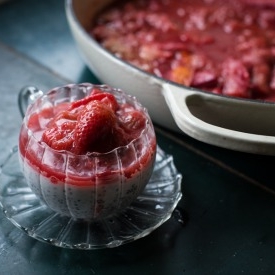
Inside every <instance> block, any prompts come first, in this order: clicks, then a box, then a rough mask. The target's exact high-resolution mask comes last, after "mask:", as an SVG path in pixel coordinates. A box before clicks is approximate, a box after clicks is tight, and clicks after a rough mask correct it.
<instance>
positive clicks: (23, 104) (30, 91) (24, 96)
mask: <svg viewBox="0 0 275 275" xmlns="http://www.w3.org/2000/svg"><path fill="white" fill-rule="evenodd" d="M42 95H43V92H42V91H41V90H39V89H38V88H36V87H34V86H27V87H24V88H22V89H21V90H20V92H19V94H18V107H19V111H20V114H21V116H22V117H24V116H25V113H26V111H27V108H28V106H29V105H30V104H31V103H33V102H34V101H35V100H36V99H37V98H38V97H40V96H42Z"/></svg>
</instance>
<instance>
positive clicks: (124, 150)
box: [19, 83, 156, 220]
mask: <svg viewBox="0 0 275 275" xmlns="http://www.w3.org/2000/svg"><path fill="white" fill-rule="evenodd" d="M94 87H96V88H100V89H101V90H103V91H105V92H109V93H112V94H113V95H114V96H115V97H116V99H117V101H118V103H129V104H131V105H132V106H134V107H135V109H137V110H139V111H141V112H143V113H144V114H145V115H146V118H147V121H146V126H145V128H144V130H143V131H142V133H141V134H140V136H139V137H138V138H136V139H134V140H133V141H131V142H130V143H129V144H127V145H126V146H122V147H118V148H115V149H114V150H112V151H110V152H107V153H89V154H87V155H75V154H72V153H71V152H68V151H56V150H54V149H52V148H51V147H49V146H48V145H46V144H45V143H43V142H40V135H41V131H34V132H33V131H31V130H30V129H29V128H28V124H27V123H28V121H29V118H30V116H31V115H32V114H34V113H40V112H41V110H43V109H44V108H49V107H54V106H57V105H59V104H62V103H64V102H73V101H76V100H79V99H81V98H84V97H86V96H89V94H90V93H91V91H92V89H93V88H94ZM49 110H51V112H52V113H47V115H49V116H54V115H55V114H54V113H55V111H56V110H57V108H49ZM37 117H38V122H37V124H38V125H39V128H41V129H43V128H45V126H46V123H47V121H48V117H46V118H45V117H43V116H37ZM155 155H156V137H155V132H154V128H153V125H152V122H151V120H150V117H149V115H148V113H147V110H146V109H145V108H144V107H142V106H141V104H140V103H138V101H137V100H136V99H135V98H134V97H132V96H129V95H126V94H125V93H124V92H122V91H121V90H119V89H113V88H111V87H109V86H106V85H92V84H86V83H83V84H78V85H76V84H74V85H67V86H64V87H59V88H56V89H53V90H51V91H50V92H48V93H47V94H45V95H43V96H42V97H40V98H38V99H37V100H36V101H35V102H34V103H33V104H32V105H30V106H29V108H28V110H27V112H26V115H25V118H24V121H23V123H22V128H21V131H20V137H19V160H20V164H21V168H22V172H23V174H24V176H25V179H26V182H27V183H28V185H29V187H30V188H31V189H32V191H33V192H34V193H35V194H36V196H38V197H39V198H40V199H41V200H42V201H43V203H44V204H46V205H47V206H48V207H49V208H51V209H52V210H54V211H55V212H57V213H59V214H61V215H64V216H69V217H71V218H73V219H84V220H91V219H101V218H105V217H109V216H112V215H114V213H117V212H119V211H122V210H123V209H125V208H126V207H128V206H129V205H130V204H131V203H132V202H133V201H134V200H135V199H136V198H137V197H138V196H139V195H140V194H141V193H142V191H143V190H144V188H145V186H146V184H147V183H148V181H149V179H150V177H151V175H152V171H153V167H154V162H155Z"/></svg>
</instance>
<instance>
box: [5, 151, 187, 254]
mask: <svg viewBox="0 0 275 275" xmlns="http://www.w3.org/2000/svg"><path fill="white" fill-rule="evenodd" d="M181 180H182V176H181V174H179V173H178V171H177V169H176V168H175V165H174V163H173V157H172V156H170V155H167V154H166V153H165V152H164V151H163V150H161V149H160V148H158V150H157V157H156V163H155V167H154V171H153V175H152V177H151V179H150V181H149V182H148V184H147V185H146V187H145V190H144V191H143V193H142V194H141V195H140V196H139V197H138V198H137V199H136V200H135V201H134V202H133V203H132V204H131V205H130V206H129V207H128V208H126V209H125V210H124V211H122V212H120V213H117V214H115V215H114V216H112V217H109V218H106V219H101V220H96V221H89V222H88V221H79V220H73V219H71V218H69V217H65V216H61V215H60V214H58V213H56V212H54V211H53V210H51V209H50V208H48V207H47V206H46V205H44V204H43V203H42V202H41V201H40V200H39V199H38V198H37V197H36V196H35V194H34V193H33V192H32V191H31V189H30V188H29V187H28V185H27V183H26V181H25V179H24V177H23V174H22V173H21V171H20V167H19V160H18V155H17V146H15V147H14V148H12V150H11V152H10V154H9V155H8V157H7V158H6V160H5V162H4V163H3V164H2V165H1V166H0V206H1V207H2V209H3V212H4V214H5V215H6V217H7V218H8V219H9V220H10V221H11V222H12V223H13V224H14V225H15V226H16V227H18V228H20V229H22V230H23V231H24V232H25V233H27V234H28V235H29V236H30V237H32V238H34V239H37V240H39V241H43V242H46V243H49V244H52V245H55V246H58V247H64V248H74V249H87V250H88V249H99V248H112V247H117V246H120V245H122V244H125V243H128V242H131V241H134V240H137V239H139V238H142V237H145V236H147V235H148V234H150V233H151V232H152V231H153V230H155V229H156V228H158V227H159V226H160V225H162V224H163V223H164V222H165V221H167V220H168V219H169V218H170V217H171V215H172V213H173V211H174V209H175V208H176V206H177V204H178V202H179V200H180V199H181V197H182V193H181Z"/></svg>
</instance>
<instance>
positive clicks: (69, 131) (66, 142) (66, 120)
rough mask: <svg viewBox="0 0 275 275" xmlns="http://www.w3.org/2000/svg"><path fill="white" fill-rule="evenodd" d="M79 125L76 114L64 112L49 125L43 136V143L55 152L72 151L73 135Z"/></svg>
mask: <svg viewBox="0 0 275 275" xmlns="http://www.w3.org/2000/svg"><path fill="white" fill-rule="evenodd" d="M76 124H77V117H76V115H75V114H73V113H70V112H68V111H63V112H61V113H60V114H58V115H57V116H56V118H55V119H54V120H52V121H50V123H49V124H48V129H46V130H45V131H44V133H43V135H42V139H41V140H42V141H43V142H45V143H46V144H48V145H49V146H50V147H51V148H53V149H55V150H68V151H70V150H71V149H72V146H73V141H74V140H73V133H74V129H75V127H76Z"/></svg>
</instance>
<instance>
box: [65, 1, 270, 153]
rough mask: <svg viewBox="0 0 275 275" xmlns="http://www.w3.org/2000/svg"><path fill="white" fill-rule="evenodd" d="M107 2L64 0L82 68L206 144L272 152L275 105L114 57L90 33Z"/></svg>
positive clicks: (166, 124) (156, 117) (165, 123)
mask: <svg viewBox="0 0 275 275" xmlns="http://www.w3.org/2000/svg"><path fill="white" fill-rule="evenodd" d="M111 2H113V1H112V0H81V1H79V0H66V3H65V8H66V15H67V20H68V23H69V26H70V28H71V32H72V34H73V37H74V39H75V41H76V44H77V46H78V48H79V50H80V53H81V54H82V56H83V59H84V61H85V63H86V64H87V66H88V67H89V68H90V69H91V70H92V71H93V72H94V74H95V75H96V76H97V77H98V78H99V79H100V81H102V82H103V83H106V84H108V85H111V86H114V87H117V88H121V89H122V90H124V91H126V92H127V93H129V94H132V95H134V96H136V97H137V98H138V99H139V101H140V102H141V103H142V104H143V105H144V106H145V107H146V108H147V109H148V111H149V113H150V115H151V118H152V120H153V121H154V122H155V123H157V124H159V125H161V126H164V127H166V128H169V129H171V130H175V131H183V132H184V133H186V134H187V135H189V136H191V137H193V138H195V139H197V140H200V141H203V142H206V143H208V144H212V145H216V146H219V147H224V148H228V149H233V150H237V151H243V152H249V153H255V154H265V155H275V119H274V118H275V104H273V103H266V102H261V101H256V100H245V99H238V98H232V97H226V96H221V95H216V94H212V93H207V92H203V91H200V90H197V89H192V88H188V87H184V86H181V85H176V84H174V83H171V82H169V81H165V80H164V79H161V78H158V77H156V76H153V75H151V74H148V73H146V72H144V71H142V70H140V69H138V68H136V67H134V66H132V65H130V64H129V63H127V62H124V61H123V60H121V59H119V58H117V57H116V56H114V55H113V54H111V53H109V52H108V51H107V50H105V49H104V48H103V47H102V46H100V45H99V43H98V42H97V41H95V40H94V39H93V38H92V37H91V36H90V35H89V34H88V32H87V31H88V30H89V28H90V27H91V21H92V20H93V18H94V17H95V16H96V14H97V13H98V12H99V11H100V10H102V9H103V8H104V7H106V6H107V5H109V4H110V3H111Z"/></svg>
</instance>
